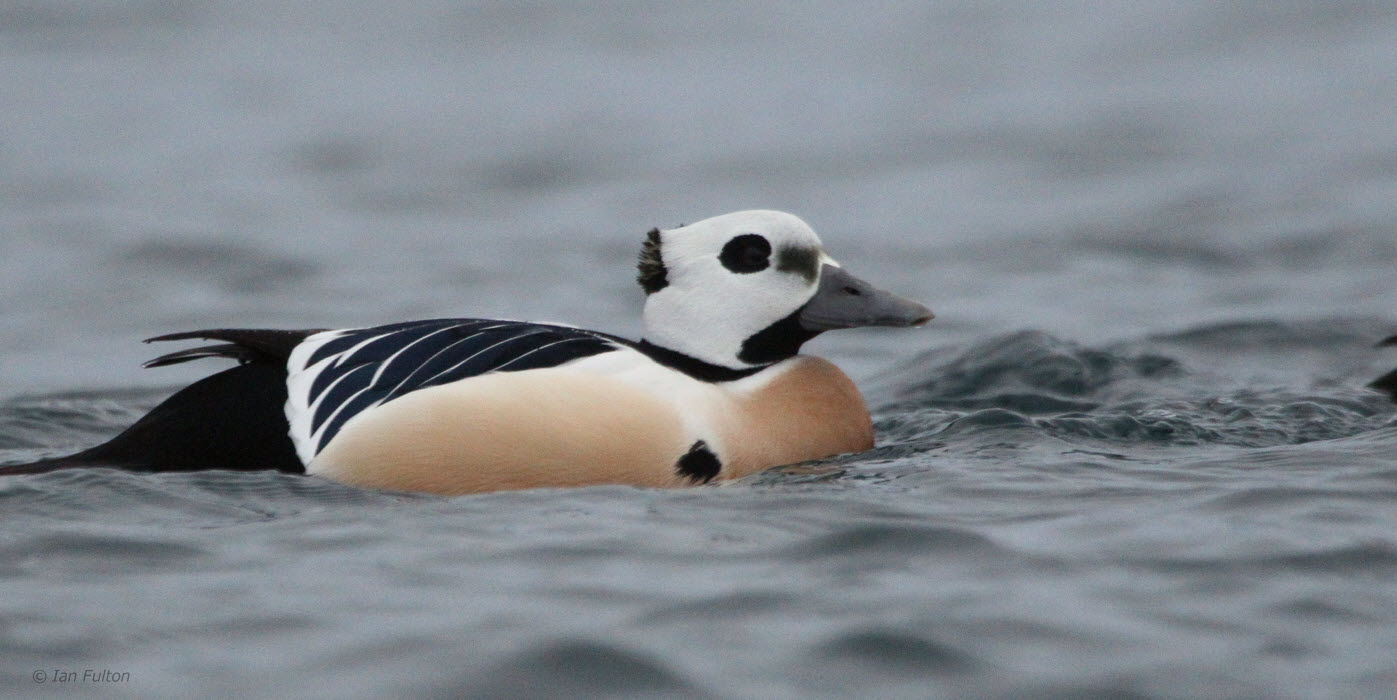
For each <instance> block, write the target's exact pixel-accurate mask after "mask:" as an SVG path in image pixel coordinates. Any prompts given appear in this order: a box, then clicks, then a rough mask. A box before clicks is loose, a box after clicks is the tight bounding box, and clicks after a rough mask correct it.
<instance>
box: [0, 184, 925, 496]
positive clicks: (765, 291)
mask: <svg viewBox="0 0 1397 700" xmlns="http://www.w3.org/2000/svg"><path fill="white" fill-rule="evenodd" d="M638 267H639V275H638V277H637V280H638V281H639V282H640V286H641V287H642V288H643V289H644V290H645V294H646V298H645V309H644V326H645V333H644V337H643V339H642V340H640V341H631V340H627V339H624V338H620V337H617V336H614V335H611V334H608V333H601V332H597V331H591V330H584V329H581V328H574V327H570V326H564V325H553V324H543V323H526V322H519V321H503V320H489V319H436V320H426V321H409V322H406V323H395V324H392V325H384V326H376V327H372V328H351V329H341V330H323V329H317V330H258V329H217V330H202V331H193V332H187V333H175V334H171V335H164V336H160V337H157V338H152V339H150V340H149V341H147V342H152V341H162V342H163V341H177V340H206V341H216V342H217V343H218V344H215V345H204V346H200V347H194V348H191V349H185V350H180V351H177V352H173V353H170V354H167V355H163V356H161V357H158V358H156V359H154V360H151V361H150V362H147V363H146V366H147V367H160V366H165V365H172V364H176V363H181V362H186V361H190V360H196V359H201V358H210V357H213V358H227V359H233V360H236V361H237V362H238V363H239V364H238V366H237V367H233V368H231V369H227V370H224V371H222V372H220V373H218V374H215V375H212V376H210V377H207V378H205V379H202V380H200V381H198V382H195V383H194V384H191V385H190V386H188V387H186V388H184V389H182V390H181V391H179V392H177V393H175V394H174V395H173V396H171V397H170V398H169V399H167V400H166V401H164V402H163V403H161V404H160V405H159V406H157V407H155V408H154V409H152V410H151V412H150V413H149V414H147V415H146V416H145V417H143V418H141V419H140V420H139V421H137V422H136V423H135V424H134V425H132V426H131V427H130V428H128V429H127V430H126V431H124V432H122V433H121V434H120V435H118V436H116V437H115V438H113V439H112V440H111V441H109V442H107V443H105V444H102V445H99V446H97V447H94V448H92V449H89V450H86V451H84V452H80V453H78V454H75V455H72V456H69V457H63V458H58V459H53V460H46V461H42V462H37V463H34V464H30V465H21V466H18V467H11V468H0V473H10V474H14V473H35V472H41V471H50V470H53V469H61V468H67V467H75V466H113V467H120V468H125V469H132V470H141V471H188V470H199V469H238V470H245V469H277V470H281V471H284V472H293V473H306V474H312V475H317V476H321V477H324V478H328V479H332V480H335V481H339V482H343V483H346V484H351V485H355V486H360V487H370V488H381V489H392V490H403V491H420V492H434V493H442V494H462V493H474V492H482V491H493V490H501V489H519V488H532V487H545V486H582V485H588V484H633V485H639V486H652V487H670V486H683V485H692V484H703V483H709V482H714V481H721V480H729V479H736V478H740V477H743V476H746V475H749V474H752V473H754V472H757V471H760V470H763V469H766V468H769V467H773V466H777V465H781V464H790V463H794V462H800V461H804V460H810V459H817V458H821V457H827V456H830V455H835V454H840V453H845V452H856V451H862V450H867V449H870V448H872V447H873V426H872V422H871V420H870V418H869V413H868V409H867V408H866V406H865V404H864V400H863V397H862V396H861V394H860V393H859V390H858V388H857V387H855V386H854V383H853V382H852V381H851V380H850V379H849V378H848V377H847V376H845V375H844V373H843V372H841V371H840V370H839V369H838V368H837V367H835V366H834V365H833V364H831V363H830V362H828V361H826V360H823V359H820V358H817V357H812V356H807V355H800V354H798V353H799V350H800V347H801V345H802V344H803V343H805V342H806V341H808V340H810V339H811V338H813V337H815V336H816V335H818V334H820V333H822V332H824V331H828V330H834V329H839V328H854V327H859V326H920V325H923V324H925V323H926V322H927V321H929V320H931V318H932V312H931V311H930V310H929V309H927V308H926V307H925V306H923V305H921V304H919V303H916V302H914V301H910V300H908V299H904V298H901V297H898V296H896V295H893V294H891V293H889V292H886V291H883V290H880V289H877V288H875V287H873V286H871V285H869V284H868V283H866V282H864V281H862V280H860V279H858V278H856V277H854V276H853V275H851V274H849V273H848V272H846V271H845V270H844V269H843V268H842V267H841V266H840V265H839V263H837V262H835V260H834V259H833V258H831V257H830V256H829V255H828V254H827V253H826V252H825V250H824V247H823V246H822V245H821V242H820V239H819V237H818V236H817V235H816V234H815V232H814V231H813V230H812V229H811V228H810V226H808V225H807V224H806V223H805V222H804V221H802V220H801V219H799V218H797V217H795V216H793V215H791V214H787V213H784V212H778V211H741V212H735V213H731V214H724V215H721V216H716V217H713V218H710V219H705V220H703V221H699V222H698V223H695V224H691V225H687V226H680V227H677V228H673V229H668V230H660V229H654V230H651V231H650V232H649V233H648V234H647V236H646V239H645V242H644V245H643V247H642V250H641V253H640V260H639V266H638Z"/></svg>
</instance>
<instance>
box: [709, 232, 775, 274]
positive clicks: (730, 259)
mask: <svg viewBox="0 0 1397 700" xmlns="http://www.w3.org/2000/svg"><path fill="white" fill-rule="evenodd" d="M718 260H720V261H722V263H723V267H726V268H728V269H729V270H732V271H733V272H741V273H748V272H761V271H762V270H765V269H766V268H768V267H770V266H771V243H769V242H768V241H767V240H766V238H764V237H762V236H759V235H757V234H755V233H744V234H742V235H741V236H735V237H733V239H732V240H730V241H728V243H727V245H725V246H723V252H722V253H719V254H718Z"/></svg>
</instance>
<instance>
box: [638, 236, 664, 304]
mask: <svg viewBox="0 0 1397 700" xmlns="http://www.w3.org/2000/svg"><path fill="white" fill-rule="evenodd" d="M636 269H637V270H638V272H637V274H636V276H635V281H637V282H639V283H640V287H641V289H644V290H645V293H646V294H654V293H655V292H658V291H660V290H661V289H664V288H665V287H667V286H669V271H668V270H666V269H665V261H664V258H662V257H660V230H659V229H657V228H653V229H650V232H649V233H647V234H645V244H644V245H642V246H641V247H640V261H639V262H638V263H636Z"/></svg>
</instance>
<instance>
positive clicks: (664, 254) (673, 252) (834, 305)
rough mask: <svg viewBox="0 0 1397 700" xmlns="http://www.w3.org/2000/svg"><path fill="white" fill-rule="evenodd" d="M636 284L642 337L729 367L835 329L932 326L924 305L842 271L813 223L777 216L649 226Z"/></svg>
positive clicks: (776, 356)
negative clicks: (640, 293) (641, 300)
mask: <svg viewBox="0 0 1397 700" xmlns="http://www.w3.org/2000/svg"><path fill="white" fill-rule="evenodd" d="M638 279H639V282H640V284H641V286H642V287H644V288H645V291H646V293H647V295H648V296H647V298H646V300H645V340H646V341H648V342H650V343H652V344H654V345H658V346H660V347H663V348H666V349H669V350H673V351H675V352H679V353H682V354H684V355H687V356H689V357H692V358H694V359H697V360H701V361H703V362H706V363H709V364H713V365H718V366H720V367H727V368H731V369H747V368H751V367H758V366H761V365H766V364H770V363H772V362H777V361H780V360H783V359H786V358H787V357H790V356H792V355H794V354H796V352H797V351H798V350H799V349H800V345H801V344H802V343H804V342H805V341H807V340H809V339H810V338H813V337H815V336H816V335H817V334H819V333H820V332H822V331H826V330H831V329H834V328H852V327H855V326H869V325H889V326H907V325H921V324H923V323H926V322H927V321H929V320H931V311H930V310H929V309H927V308H926V307H925V306H922V305H921V304H918V303H916V302H913V301H909V300H907V299H902V298H900V297H897V296H895V295H892V294H890V293H888V292H884V291H882V290H879V289H876V288H874V287H872V286H871V285H869V284H867V283H865V282H863V281H862V280H859V279H857V278H855V277H853V276H851V275H849V274H848V273H846V272H844V271H843V270H842V269H841V268H840V267H839V263H837V262H835V261H834V259H833V258H831V257H830V256H829V255H828V254H826V253H825V251H824V247H823V245H822V244H821V243H820V238H819V236H816V235H815V232H814V231H813V230H812V229H811V228H810V226H808V225H807V224H806V223H805V222H804V221H801V220H800V219H799V218H797V217H795V216H792V215H791V214H787V213H785V212H779V211H762V210H755V211H739V212H734V213H731V214H723V215H721V216H715V217H713V218H711V219H704V220H703V221H700V222H698V223H695V224H690V225H688V226H681V227H679V228H674V229H669V230H665V231H661V230H659V229H656V230H653V231H651V232H650V234H649V238H648V240H647V241H646V243H645V247H644V249H643V250H642V251H641V255H640V275H639V277H638Z"/></svg>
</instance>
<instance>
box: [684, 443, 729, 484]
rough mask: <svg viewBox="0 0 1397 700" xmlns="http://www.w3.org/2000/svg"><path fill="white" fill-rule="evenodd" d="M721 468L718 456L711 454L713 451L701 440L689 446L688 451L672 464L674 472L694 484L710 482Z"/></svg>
mask: <svg viewBox="0 0 1397 700" xmlns="http://www.w3.org/2000/svg"><path fill="white" fill-rule="evenodd" d="M722 468H723V463H722V462H721V461H719V460H718V455H715V454H713V450H710V449H708V443H706V442H704V441H702V440H699V441H698V442H695V443H694V444H693V445H692V446H690V447H689V451H688V452H685V453H684V456H683V457H680V458H679V461H678V462H675V464H674V470H675V471H677V472H679V475H680V476H683V477H687V478H688V479H689V480H691V481H693V482H694V483H696V484H706V483H708V482H710V481H712V480H713V477H715V476H718V472H719V471H720V470H722Z"/></svg>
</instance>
